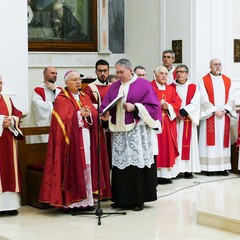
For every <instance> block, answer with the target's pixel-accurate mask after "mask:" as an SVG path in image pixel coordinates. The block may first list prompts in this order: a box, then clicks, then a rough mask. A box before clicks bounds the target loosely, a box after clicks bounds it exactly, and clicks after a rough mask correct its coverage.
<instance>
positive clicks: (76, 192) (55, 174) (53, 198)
mask: <svg viewBox="0 0 240 240" xmlns="http://www.w3.org/2000/svg"><path fill="white" fill-rule="evenodd" d="M80 100H81V106H85V105H87V106H89V107H90V108H91V113H92V119H93V125H92V126H90V125H87V122H86V121H84V125H85V126H86V127H87V128H89V130H90V142H91V150H90V152H91V154H90V156H91V173H92V191H93V192H96V191H97V190H98V149H97V140H98V114H97V111H96V109H95V108H94V106H93V105H92V102H91V100H90V98H89V97H88V95H86V94H83V93H80ZM79 110H80V106H79V105H78V104H77V102H76V100H75V99H74V98H73V97H72V95H71V93H69V92H67V91H62V92H61V93H59V95H58V97H57V98H56V100H55V103H54V109H53V115H52V121H51V125H50V133H49V142H48V149H47V155H46V163H45V168H44V175H43V181H42V187H41V191H40V196H39V200H40V201H41V202H47V203H49V204H51V205H53V206H59V207H61V206H68V205H70V204H72V203H74V202H79V201H81V200H83V199H85V198H86V184H85V180H84V170H85V169H86V161H85V154H84V139H83V135H82V128H81V127H79V122H78V116H77V112H78V111H79ZM103 176H104V174H103V170H102V166H101V165H100V191H102V190H103V189H105V188H106V186H108V185H109V184H108V183H106V182H105V181H104V177H103ZM105 179H106V178H105ZM108 181H109V179H108Z"/></svg>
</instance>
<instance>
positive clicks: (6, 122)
mask: <svg viewBox="0 0 240 240" xmlns="http://www.w3.org/2000/svg"><path fill="white" fill-rule="evenodd" d="M11 125H12V117H10V116H5V117H4V118H3V127H4V128H8V127H9V126H11Z"/></svg>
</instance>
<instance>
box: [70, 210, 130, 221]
mask: <svg viewBox="0 0 240 240" xmlns="http://www.w3.org/2000/svg"><path fill="white" fill-rule="evenodd" d="M70 213H71V215H72V216H76V215H96V216H97V217H98V225H101V216H103V215H114V214H118V215H127V212H120V210H118V211H116V212H103V210H102V209H101V208H100V207H98V208H97V209H96V211H95V212H86V211H83V210H79V211H77V210H76V209H75V210H72V211H71V212H70Z"/></svg>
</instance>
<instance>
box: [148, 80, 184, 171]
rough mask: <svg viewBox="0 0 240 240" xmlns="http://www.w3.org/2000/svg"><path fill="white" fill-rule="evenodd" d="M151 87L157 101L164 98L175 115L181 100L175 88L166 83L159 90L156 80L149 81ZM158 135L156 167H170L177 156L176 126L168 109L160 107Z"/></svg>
mask: <svg viewBox="0 0 240 240" xmlns="http://www.w3.org/2000/svg"><path fill="white" fill-rule="evenodd" d="M151 84H152V86H153V89H154V90H155V92H156V93H157V96H158V99H159V101H161V100H162V99H164V100H165V101H166V102H167V103H169V104H171V105H172V107H173V109H174V111H175V113H176V115H177V113H178V112H179V110H180V107H181V103H182V100H181V98H180V97H179V96H178V94H177V92H176V90H175V89H174V88H173V87H171V86H169V85H166V90H159V89H158V87H157V85H156V81H155V80H154V81H152V82H151ZM157 137H158V149H159V150H158V151H159V153H158V155H157V168H170V167H173V165H174V164H175V159H176V158H177V157H178V155H179V152H178V145H177V127H176V119H174V120H172V121H171V120H170V119H169V115H168V111H167V110H163V109H162V133H161V134H158V135H157Z"/></svg>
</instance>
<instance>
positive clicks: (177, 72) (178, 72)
mask: <svg viewBox="0 0 240 240" xmlns="http://www.w3.org/2000/svg"><path fill="white" fill-rule="evenodd" d="M186 72H187V71H176V74H183V73H186Z"/></svg>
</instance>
